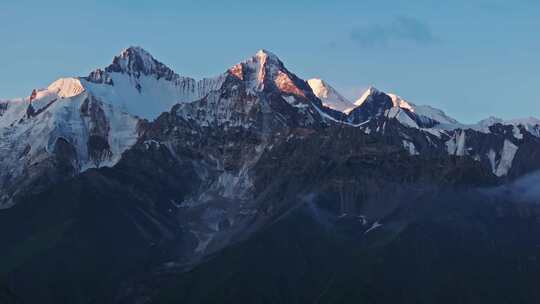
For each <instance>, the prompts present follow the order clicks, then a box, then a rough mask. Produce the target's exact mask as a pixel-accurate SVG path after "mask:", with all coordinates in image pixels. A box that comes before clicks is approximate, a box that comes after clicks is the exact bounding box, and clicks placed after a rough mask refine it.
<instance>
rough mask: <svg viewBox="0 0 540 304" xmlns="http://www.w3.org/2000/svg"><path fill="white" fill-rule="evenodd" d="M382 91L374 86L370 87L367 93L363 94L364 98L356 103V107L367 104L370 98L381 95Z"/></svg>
mask: <svg viewBox="0 0 540 304" xmlns="http://www.w3.org/2000/svg"><path fill="white" fill-rule="evenodd" d="M379 92H380V91H379V90H378V89H377V88H375V87H374V86H369V87H368V88H367V89H366V90H365V91H364V93H363V94H362V96H360V98H358V99H357V100H356V101H355V102H354V105H355V106H357V107H358V106H361V105H362V104H363V103H364V102H366V100H368V99H369V98H370V96H373V95H375V94H377V93H379Z"/></svg>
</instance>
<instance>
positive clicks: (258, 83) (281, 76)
mask: <svg viewBox="0 0 540 304" xmlns="http://www.w3.org/2000/svg"><path fill="white" fill-rule="evenodd" d="M228 73H229V74H230V75H232V76H234V77H235V78H237V79H239V80H241V81H242V82H244V83H245V85H246V88H247V90H248V91H249V92H250V93H252V94H256V93H257V92H262V91H264V90H265V89H271V88H274V89H277V90H278V91H280V92H281V93H282V94H283V95H284V96H286V97H287V98H286V99H287V101H288V102H290V103H291V104H295V105H296V104H297V100H295V99H294V96H296V97H301V98H306V97H307V96H308V95H311V96H313V92H312V91H311V89H310V88H309V85H308V84H307V82H305V81H304V80H302V79H300V78H298V77H297V76H296V75H294V74H293V73H291V72H290V71H289V70H287V68H285V65H284V64H283V62H282V61H281V60H280V59H279V58H278V57H277V56H276V55H275V54H273V53H272V52H270V51H267V50H259V51H258V52H257V53H256V54H255V55H254V56H252V57H251V58H249V59H247V60H245V61H243V62H240V63H238V64H236V65H234V66H233V67H232V68H230V69H229V70H228Z"/></svg>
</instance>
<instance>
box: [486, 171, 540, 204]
mask: <svg viewBox="0 0 540 304" xmlns="http://www.w3.org/2000/svg"><path fill="white" fill-rule="evenodd" d="M481 191H482V192H483V193H484V194H487V195H490V196H494V197H495V198H498V199H505V200H511V201H515V202H523V203H540V171H536V172H533V173H530V174H527V175H525V176H522V177H520V178H518V179H516V180H514V181H512V182H509V183H507V184H504V185H501V186H498V187H495V188H489V189H481Z"/></svg>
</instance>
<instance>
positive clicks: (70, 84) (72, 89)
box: [47, 78, 86, 98]
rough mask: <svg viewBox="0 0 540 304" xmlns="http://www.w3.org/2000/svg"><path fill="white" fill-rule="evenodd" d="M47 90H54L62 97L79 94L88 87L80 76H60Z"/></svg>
mask: <svg viewBox="0 0 540 304" xmlns="http://www.w3.org/2000/svg"><path fill="white" fill-rule="evenodd" d="M47 90H48V91H49V92H54V93H55V94H56V95H58V97H60V98H69V97H73V96H77V95H79V94H81V93H82V92H84V91H85V90H86V89H85V88H84V86H83V85H82V83H81V81H80V80H79V79H78V78H60V79H58V80H56V81H55V82H53V83H52V84H51V85H50V86H49V87H48V88H47Z"/></svg>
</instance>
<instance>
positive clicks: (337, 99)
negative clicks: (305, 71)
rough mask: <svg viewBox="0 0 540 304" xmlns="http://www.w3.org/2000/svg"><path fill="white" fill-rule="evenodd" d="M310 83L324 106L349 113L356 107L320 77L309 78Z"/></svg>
mask: <svg viewBox="0 0 540 304" xmlns="http://www.w3.org/2000/svg"><path fill="white" fill-rule="evenodd" d="M308 84H309V86H310V87H311V89H312V90H313V93H314V94H315V96H317V97H318V98H319V99H320V100H321V101H322V103H323V105H324V106H326V107H328V108H331V109H333V110H336V111H340V112H344V113H347V112H349V111H350V110H352V109H353V108H354V104H353V103H352V102H350V101H349V100H348V99H347V98H345V97H343V96H342V95H341V94H340V93H339V92H338V91H336V90H335V89H334V88H333V87H332V86H330V85H329V84H328V83H326V82H325V81H324V80H322V79H320V78H312V79H309V80H308Z"/></svg>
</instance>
